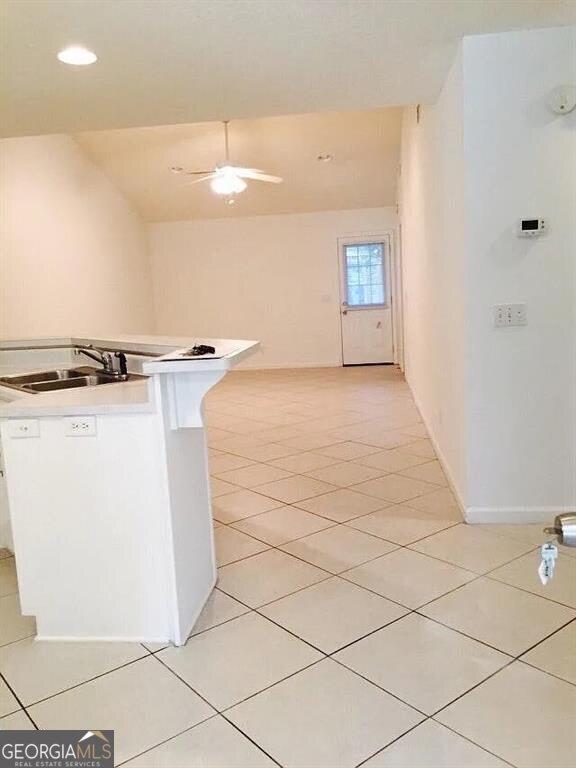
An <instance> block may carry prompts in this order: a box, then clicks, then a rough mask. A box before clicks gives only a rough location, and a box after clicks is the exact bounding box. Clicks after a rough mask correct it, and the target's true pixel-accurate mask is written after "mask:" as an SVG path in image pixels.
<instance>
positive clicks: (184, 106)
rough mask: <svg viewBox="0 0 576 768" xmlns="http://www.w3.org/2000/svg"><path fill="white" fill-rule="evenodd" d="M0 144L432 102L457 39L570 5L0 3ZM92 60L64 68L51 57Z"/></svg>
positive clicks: (235, 0)
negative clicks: (4, 139) (91, 55)
mask: <svg viewBox="0 0 576 768" xmlns="http://www.w3.org/2000/svg"><path fill="white" fill-rule="evenodd" d="M0 14H1V17H0V35H1V40H0V51H1V53H0V56H1V59H0V102H1V103H2V118H1V127H2V135H4V136H16V135H26V134H29V135H30V134H44V133H57V132H71V131H81V130H96V129H109V128H121V127H129V126H138V125H167V124H175V123H191V122H197V121H205V120H222V119H225V118H247V117H257V116H263V115H281V114H296V113H302V112H324V111H337V110H350V109H371V108H375V107H383V106H395V105H401V104H409V103H415V102H432V101H434V100H435V98H436V96H437V94H438V92H439V89H440V86H441V84H442V81H443V78H444V76H445V74H446V72H447V69H448V66H449V62H450V59H451V57H452V55H453V52H454V50H455V48H456V45H457V42H458V40H459V39H460V38H461V37H462V36H463V35H466V34H477V33H484V32H494V31H502V30H509V29H522V28H527V27H538V26H553V25H556V24H566V23H571V22H574V21H575V20H576V5H575V3H574V0H2V2H1V3H0ZM72 43H81V44H84V45H86V46H87V47H89V48H91V49H93V50H94V51H95V52H96V53H97V54H98V57H99V59H98V62H97V63H96V64H95V65H93V66H90V67H69V66H66V65H65V64H62V63H61V62H59V61H57V59H56V53H57V51H59V50H60V49H62V48H64V47H65V46H67V45H69V44H72Z"/></svg>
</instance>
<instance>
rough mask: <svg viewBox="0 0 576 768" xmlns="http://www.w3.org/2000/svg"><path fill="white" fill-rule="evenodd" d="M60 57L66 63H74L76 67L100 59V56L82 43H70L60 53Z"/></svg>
mask: <svg viewBox="0 0 576 768" xmlns="http://www.w3.org/2000/svg"><path fill="white" fill-rule="evenodd" d="M58 59H59V60H60V61H61V62H63V63H64V64H73V65H74V66H75V67H85V66H87V65H88V64H94V62H95V61H98V56H96V54H95V53H94V52H93V51H89V50H88V48H84V47H83V46H81V45H70V46H68V48H64V49H63V50H61V51H60V52H59V53H58Z"/></svg>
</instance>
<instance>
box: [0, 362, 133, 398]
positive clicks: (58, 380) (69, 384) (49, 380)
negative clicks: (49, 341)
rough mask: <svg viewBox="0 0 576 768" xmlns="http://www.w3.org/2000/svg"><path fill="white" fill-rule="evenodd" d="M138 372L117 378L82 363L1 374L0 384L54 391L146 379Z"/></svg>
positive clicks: (17, 387)
mask: <svg viewBox="0 0 576 768" xmlns="http://www.w3.org/2000/svg"><path fill="white" fill-rule="evenodd" d="M146 378H148V377H147V376H143V375H142V374H139V373H129V374H128V378H127V379H118V378H116V377H115V376H111V375H110V374H106V373H104V372H103V371H102V370H100V369H98V368H92V367H91V366H88V365H82V366H79V367H78V368H59V369H55V370H52V371H38V372H37V373H26V374H21V375H16V376H1V377H0V385H2V386H5V387H11V388H12V389H19V390H21V391H23V392H28V393H29V394H34V393H37V392H54V391H57V390H61V389H75V388H77V387H97V386H99V385H100V384H118V383H121V382H123V381H135V380H136V379H146Z"/></svg>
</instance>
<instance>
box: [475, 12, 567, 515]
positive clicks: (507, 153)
mask: <svg viewBox="0 0 576 768" xmlns="http://www.w3.org/2000/svg"><path fill="white" fill-rule="evenodd" d="M575 80H576V27H571V28H570V27H565V28H558V29H541V30H534V31H529V32H518V33H510V34H498V35H485V36H484V35H483V36H480V37H470V38H468V39H466V40H465V42H464V82H465V89H464V125H465V129H464V130H465V140H466V174H467V182H466V183H467V204H466V205H467V210H468V219H467V226H468V232H467V250H468V261H469V274H468V285H467V307H468V309H467V324H468V330H467V339H468V347H469V350H470V353H469V358H468V362H469V368H468V391H469V393H470V402H469V414H470V439H469V444H468V447H469V483H470V488H469V506H470V507H471V508H472V510H471V513H472V514H476V515H479V514H491V513H493V514H496V515H498V514H500V513H502V512H504V513H508V514H516V515H518V516H521V515H525V516H530V515H534V514H535V515H536V516H538V514H539V513H540V511H541V510H546V509H547V510H549V512H550V513H552V512H556V511H563V510H567V509H576V452H575V442H576V439H575V430H576V410H575V406H574V393H575V390H576V375H575V367H574V366H575V356H576V315H575V310H574V308H575V305H576V286H575V274H576V273H575V264H576V112H572V114H570V115H562V116H558V115H555V114H553V113H552V112H551V111H550V110H549V109H548V107H547V104H546V100H547V97H548V95H549V93H550V92H551V91H552V90H553V89H554V88H556V87H557V86H558V85H561V84H563V83H566V82H572V83H573V82H574V81H575ZM523 216H524V217H532V216H544V217H546V218H547V219H548V221H549V226H550V230H549V233H548V234H547V235H546V236H545V237H542V238H541V239H538V240H523V239H518V238H517V237H516V235H515V232H514V227H515V224H516V222H517V220H518V219H519V218H520V217H523ZM507 302H526V304H527V308H528V325H527V327H525V328H511V329H505V330H502V329H495V328H493V327H492V323H491V319H492V318H491V310H492V305H494V304H497V303H507ZM549 517H550V515H548V518H549Z"/></svg>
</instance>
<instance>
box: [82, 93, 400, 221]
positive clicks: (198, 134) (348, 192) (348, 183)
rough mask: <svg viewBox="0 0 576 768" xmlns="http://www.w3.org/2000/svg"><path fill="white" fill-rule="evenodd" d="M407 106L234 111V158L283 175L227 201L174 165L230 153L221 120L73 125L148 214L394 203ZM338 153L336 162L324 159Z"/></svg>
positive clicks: (218, 159)
mask: <svg viewBox="0 0 576 768" xmlns="http://www.w3.org/2000/svg"><path fill="white" fill-rule="evenodd" d="M401 113H402V109H401V108H394V107H388V108H385V109H377V110H369V111H360V112H340V113H323V114H305V115H288V116H283V117H267V118H257V119H254V120H233V121H232V122H231V123H230V153H231V160H232V162H233V163H235V164H236V165H241V166H244V167H250V168H261V169H263V170H265V171H267V172H269V173H272V174H274V175H279V176H282V177H283V178H284V182H283V183H282V184H278V185H276V184H263V183H262V182H257V181H249V182H248V189H246V190H245V191H244V192H242V194H240V195H238V197H237V202H236V205H234V206H228V205H227V204H226V202H225V199H223V198H222V197H220V196H218V195H215V194H214V193H213V192H212V190H211V189H210V185H209V184H208V183H202V184H195V185H193V186H187V185H186V181H188V180H189V178H186V177H184V176H179V175H176V174H174V173H173V172H172V171H171V170H170V169H171V167H172V166H184V167H185V168H186V169H192V170H207V169H208V170H209V169H212V168H214V166H215V165H216V164H218V163H220V164H221V163H222V161H223V159H224V139H223V127H222V124H221V123H214V122H210V123H195V124H192V125H167V126H160V127H150V128H126V129H123V130H113V131H95V132H87V133H78V134H75V135H74V138H75V139H76V141H77V142H78V143H79V144H80V145H81V147H82V148H83V149H84V150H85V151H86V152H87V153H88V154H89V155H90V156H91V158H92V159H93V160H94V161H95V162H96V164H97V165H99V166H100V167H101V168H102V169H103V170H104V172H105V173H106V174H107V176H108V177H109V178H110V179H111V180H112V181H113V183H114V184H115V185H116V186H117V187H118V188H119V189H120V190H121V191H122V192H123V193H124V194H125V195H126V197H127V198H128V199H129V200H130V201H131V202H132V204H133V205H134V206H135V207H136V208H137V210H138V211H139V213H140V214H141V215H142V217H143V218H144V219H145V220H146V221H178V220H181V219H193V218H220V217H226V216H252V215H260V214H275V213H295V212H304V211H318V210H341V209H345V208H371V207H377V206H381V205H394V203H395V202H396V194H395V193H396V176H397V172H398V161H399V148H400V121H401ZM320 154H331V155H332V156H333V159H332V160H331V161H330V162H319V161H318V160H317V157H318V155H320Z"/></svg>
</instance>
